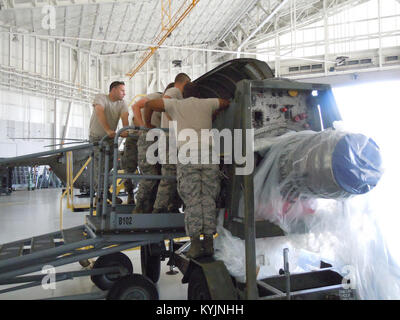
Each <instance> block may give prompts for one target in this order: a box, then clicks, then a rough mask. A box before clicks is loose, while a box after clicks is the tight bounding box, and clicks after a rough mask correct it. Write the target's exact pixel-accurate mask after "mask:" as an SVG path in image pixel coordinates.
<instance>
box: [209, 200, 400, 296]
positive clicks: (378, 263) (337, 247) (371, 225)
mask: <svg viewBox="0 0 400 320" xmlns="http://www.w3.org/2000/svg"><path fill="white" fill-rule="evenodd" d="M370 198H371V197H370V196H369V195H363V196H358V197H355V198H351V199H347V200H325V199H319V200H316V205H317V207H316V209H315V213H314V214H313V215H308V216H307V217H306V218H305V219H304V220H303V221H304V224H305V225H306V226H307V229H308V230H307V231H306V232H304V233H296V234H290V233H289V234H287V236H285V237H274V238H260V239H256V264H257V270H258V273H257V279H258V280H260V279H264V278H267V277H270V276H276V275H278V274H279V270H280V269H283V249H285V248H288V249H289V266H290V272H291V273H292V274H293V273H301V272H308V271H312V270H317V269H319V268H320V263H321V261H324V262H326V263H330V264H332V265H333V267H334V270H335V271H336V272H338V273H340V274H341V275H342V276H343V277H345V279H349V280H351V288H352V289H355V292H356V295H357V298H358V299H362V300H364V299H372V300H375V299H384V300H386V299H400V265H399V262H398V261H396V260H395V259H394V257H393V256H392V254H391V252H390V250H389V248H388V247H387V244H386V243H385V241H384V237H383V235H382V233H381V229H380V227H379V224H378V223H377V221H376V218H377V217H376V215H377V214H379V212H377V211H376V209H375V208H374V207H373V206H371V201H373V198H374V197H373V198H372V199H370ZM222 216H223V214H222V213H220V219H219V223H218V227H217V232H218V237H217V238H216V239H215V249H216V251H215V255H214V258H215V259H217V260H222V261H224V263H225V265H226V266H227V269H228V271H229V272H230V274H231V275H232V276H234V277H235V278H236V279H237V280H238V281H240V282H245V280H246V276H245V275H246V260H245V241H244V240H241V239H239V238H237V237H234V236H232V234H231V233H230V232H229V231H228V230H226V229H225V228H223V226H222Z"/></svg>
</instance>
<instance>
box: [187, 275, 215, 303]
mask: <svg viewBox="0 0 400 320" xmlns="http://www.w3.org/2000/svg"><path fill="white" fill-rule="evenodd" d="M188 300H211V295H210V290H209V289H208V285H207V280H206V277H205V276H204V273H203V270H201V268H194V269H193V270H192V272H191V274H190V276H189V285H188Z"/></svg>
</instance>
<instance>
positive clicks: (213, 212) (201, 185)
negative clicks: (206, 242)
mask: <svg viewBox="0 0 400 320" xmlns="http://www.w3.org/2000/svg"><path fill="white" fill-rule="evenodd" d="M177 174H178V175H177V178H178V192H179V195H180V196H181V198H182V200H183V202H184V203H185V206H186V207H185V228H186V234H187V235H188V236H190V237H195V236H198V235H200V234H207V235H212V234H214V233H215V232H216V223H217V221H216V220H217V208H216V203H215V201H216V199H217V196H218V194H219V190H220V180H219V166H218V165H216V164H207V165H206V164H185V165H182V164H178V165H177Z"/></svg>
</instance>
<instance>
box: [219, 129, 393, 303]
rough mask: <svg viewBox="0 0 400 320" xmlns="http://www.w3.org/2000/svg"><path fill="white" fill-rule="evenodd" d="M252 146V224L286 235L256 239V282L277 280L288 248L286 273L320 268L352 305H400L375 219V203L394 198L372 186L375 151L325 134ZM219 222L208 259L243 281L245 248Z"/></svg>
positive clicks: (348, 137)
mask: <svg viewBox="0 0 400 320" xmlns="http://www.w3.org/2000/svg"><path fill="white" fill-rule="evenodd" d="M345 146H347V147H345ZM255 147H256V150H257V152H259V153H260V154H261V155H263V160H262V161H261V162H260V163H259V164H258V166H257V169H256V172H255V175H254V193H255V219H256V220H268V221H271V222H273V223H275V224H276V225H278V226H279V227H281V228H282V230H284V231H285V234H286V236H285V237H275V238H264V239H256V263H257V270H258V274H257V279H263V278H266V277H269V276H276V275H278V273H279V270H280V269H283V249H285V248H288V249H289V265H290V272H291V273H298V272H306V271H312V270H314V269H318V268H319V267H320V262H321V261H324V262H327V263H330V264H332V265H333V266H334V268H335V271H337V272H339V273H340V274H342V276H344V277H345V278H346V279H350V280H351V283H352V286H354V287H353V288H354V289H356V294H357V297H358V298H360V299H400V266H399V263H398V260H397V262H396V259H394V257H393V256H392V253H391V251H390V250H389V248H388V247H387V244H386V242H385V240H384V239H385V238H384V237H383V235H382V229H381V227H380V225H379V222H378V219H377V217H378V216H379V214H382V212H380V211H381V210H380V207H381V205H379V203H382V201H392V202H393V199H390V198H388V197H387V191H385V185H383V186H382V185H380V184H378V182H379V180H380V179H381V177H382V173H383V170H382V163H381V157H380V153H379V149H378V147H377V146H376V144H375V143H374V142H373V141H372V140H371V139H369V138H367V137H365V136H363V135H357V134H349V133H347V132H343V131H334V130H327V131H324V132H321V133H316V132H312V131H305V132H291V133H287V134H285V135H283V136H280V137H276V138H270V139H268V140H267V139H263V141H262V143H260V141H258V142H257V140H256V141H255ZM335 166H336V169H335ZM335 170H336V171H335ZM383 180H384V179H383ZM377 184H378V186H377V187H376V188H375V186H376V185H377ZM242 202H243V201H241V204H240V209H239V211H240V213H239V214H240V216H242V217H243V216H244V210H243V203H242ZM222 216H223V214H222V213H220V217H219V218H220V219H219V224H218V228H217V231H218V234H219V236H218V237H217V238H216V240H215V249H216V253H215V258H216V259H218V260H222V261H224V262H225V265H226V266H227V268H228V270H229V272H230V273H231V275H232V276H234V277H236V278H237V280H239V281H242V282H243V281H245V273H246V270H245V242H244V240H241V239H239V238H236V237H233V236H232V234H231V233H230V232H229V231H228V230H226V229H224V228H223V226H222Z"/></svg>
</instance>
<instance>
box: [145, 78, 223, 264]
mask: <svg viewBox="0 0 400 320" xmlns="http://www.w3.org/2000/svg"><path fill="white" fill-rule="evenodd" d="M183 97H184V99H183V100H177V99H158V100H154V101H149V102H147V103H146V105H145V108H146V109H152V110H154V111H161V112H164V111H166V112H167V113H168V115H169V116H170V117H171V119H172V120H175V121H177V136H179V133H180V132H181V131H183V130H185V129H191V130H194V131H195V132H196V134H197V137H198V138H199V139H198V140H195V139H194V140H190V141H189V142H187V141H186V142H185V141H178V149H179V148H181V147H182V146H185V148H187V150H188V151H190V152H193V154H190V162H189V163H188V164H183V163H182V161H179V160H183V159H178V165H177V175H178V192H179V194H180V196H181V197H182V200H183V201H184V203H185V227H186V233H187V235H188V236H189V237H190V242H191V245H190V249H189V251H188V253H187V254H186V256H187V257H188V258H198V257H200V256H210V255H213V254H214V246H213V240H214V239H213V235H214V233H215V231H216V215H217V210H216V199H217V197H218V193H219V189H220V180H219V167H218V164H210V163H208V164H206V163H201V162H199V161H198V160H199V158H200V159H201V155H202V153H203V152H204V151H206V152H208V154H209V155H210V156H211V159H212V158H213V155H214V156H216V154H215V151H214V150H213V149H212V137H207V138H201V130H202V129H211V128H212V117H213V116H214V115H216V113H217V112H219V111H220V110H222V109H225V108H227V107H228V106H229V101H228V100H224V99H200V92H199V90H198V88H197V87H196V85H195V84H193V83H188V84H186V85H185V88H184V91H183ZM194 115H195V116H194ZM210 138H211V139H210ZM210 151H211V152H210ZM199 155H200V157H199ZM196 158H197V163H196V161H194V160H196ZM185 160H188V159H185ZM201 234H204V240H203V241H201V240H200V235H201Z"/></svg>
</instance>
